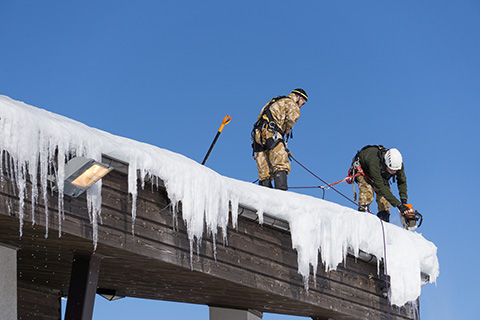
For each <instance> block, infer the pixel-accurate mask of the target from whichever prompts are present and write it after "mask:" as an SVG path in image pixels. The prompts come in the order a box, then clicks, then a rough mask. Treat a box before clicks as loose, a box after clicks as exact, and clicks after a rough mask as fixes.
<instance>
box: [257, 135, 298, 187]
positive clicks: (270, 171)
mask: <svg viewBox="0 0 480 320" xmlns="http://www.w3.org/2000/svg"><path fill="white" fill-rule="evenodd" d="M255 161H256V162H257V169H258V177H259V180H265V179H270V180H273V175H274V173H275V172H278V171H286V172H287V174H289V173H290V161H288V153H287V151H286V150H285V145H284V144H283V143H281V142H280V143H279V144H277V146H276V147H275V148H273V149H272V150H267V151H261V152H255Z"/></svg>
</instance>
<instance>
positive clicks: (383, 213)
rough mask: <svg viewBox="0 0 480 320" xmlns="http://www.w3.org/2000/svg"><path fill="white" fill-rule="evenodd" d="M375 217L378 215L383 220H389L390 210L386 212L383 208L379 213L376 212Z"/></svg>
mask: <svg viewBox="0 0 480 320" xmlns="http://www.w3.org/2000/svg"><path fill="white" fill-rule="evenodd" d="M377 217H379V218H380V219H382V220H383V221H385V222H390V212H388V211H386V210H383V211H380V212H379V213H377Z"/></svg>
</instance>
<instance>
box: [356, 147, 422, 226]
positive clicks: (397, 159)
mask: <svg viewBox="0 0 480 320" xmlns="http://www.w3.org/2000/svg"><path fill="white" fill-rule="evenodd" d="M352 170H353V173H356V172H362V171H363V173H362V174H361V175H359V176H358V177H356V178H355V179H356V182H357V183H358V188H359V189H360V191H359V196H358V204H359V207H358V211H370V204H371V203H372V202H373V195H374V193H375V194H376V196H377V199H376V201H377V207H378V213H377V216H378V217H379V218H380V219H382V220H383V221H386V222H389V221H390V206H394V207H397V208H398V210H399V211H400V214H402V215H407V214H408V213H411V212H413V210H412V209H411V208H409V207H408V206H407V205H406V204H407V203H408V202H407V199H408V196H407V177H406V176H405V170H404V166H403V159H402V154H401V153H400V151H398V150H397V149H386V148H384V147H383V146H381V145H379V146H376V145H368V146H365V147H363V148H362V149H361V150H360V151H358V152H357V154H356V155H355V157H354V158H353V161H352ZM390 178H393V182H395V180H397V187H398V192H399V195H400V199H401V200H398V199H397V198H396V197H395V196H394V195H393V193H392V190H391V189H390V182H389V180H390Z"/></svg>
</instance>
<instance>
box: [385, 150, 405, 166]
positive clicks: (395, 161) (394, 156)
mask: <svg viewBox="0 0 480 320" xmlns="http://www.w3.org/2000/svg"><path fill="white" fill-rule="evenodd" d="M402 161H403V159H402V154H401V153H400V151H398V150H397V149H395V148H393V149H390V150H388V151H387V152H386V153H385V164H386V165H387V167H388V168H389V169H390V170H400V169H402Z"/></svg>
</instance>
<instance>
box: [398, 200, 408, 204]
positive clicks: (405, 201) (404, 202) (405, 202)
mask: <svg viewBox="0 0 480 320" xmlns="http://www.w3.org/2000/svg"><path fill="white" fill-rule="evenodd" d="M400 201H401V202H402V203H403V204H407V203H408V200H407V199H400Z"/></svg>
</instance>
